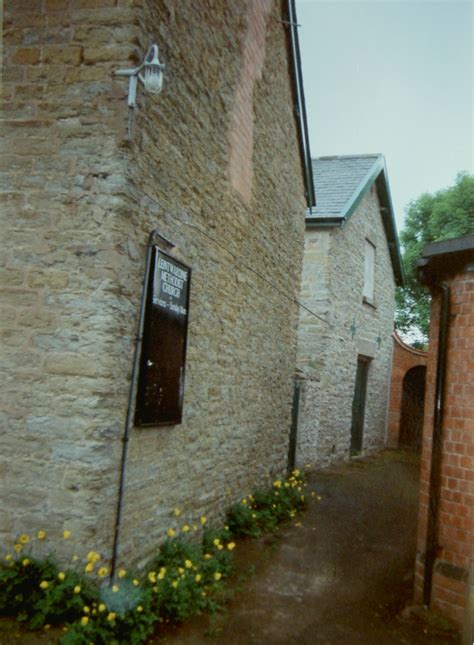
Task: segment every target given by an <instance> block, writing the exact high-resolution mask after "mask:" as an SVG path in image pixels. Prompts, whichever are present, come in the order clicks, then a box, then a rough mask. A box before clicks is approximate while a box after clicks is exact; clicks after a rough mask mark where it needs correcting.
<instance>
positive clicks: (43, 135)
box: [0, 0, 305, 561]
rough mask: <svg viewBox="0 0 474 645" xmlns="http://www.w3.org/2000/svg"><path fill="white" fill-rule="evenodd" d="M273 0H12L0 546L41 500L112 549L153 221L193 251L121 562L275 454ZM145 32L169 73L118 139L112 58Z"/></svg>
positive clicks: (287, 114)
mask: <svg viewBox="0 0 474 645" xmlns="http://www.w3.org/2000/svg"><path fill="white" fill-rule="evenodd" d="M252 16H253V17H256V18H255V19H256V21H257V26H255V25H254V23H253V18H252V20H251V17H252ZM280 18H281V6H280V3H277V2H268V1H267V0H262V2H252V3H247V4H246V3H242V2H239V1H237V0H235V1H233V0H230V1H229V2H218V3H214V4H213V6H212V7H211V6H208V5H207V4H206V3H191V2H187V1H185V0H182V1H180V2H175V1H174V0H173V1H171V0H169V1H168V0H163V2H160V3H157V2H151V1H149V2H143V3H136V2H134V1H128V0H110V1H104V2H96V1H92V0H90V1H88V0H81V1H79V0H64V1H62V0H55V1H53V0H49V1H48V0H44V1H38V2H35V1H33V0H19V1H15V2H13V0H11V2H9V3H7V7H6V10H5V27H6V36H5V40H4V54H5V56H4V61H5V68H4V80H5V88H6V97H5V98H6V103H5V105H6V110H7V117H8V121H7V125H6V129H5V132H6V134H7V136H6V143H5V145H6V152H5V155H4V156H3V158H2V162H3V173H4V175H3V177H4V178H5V181H6V182H7V185H8V186H9V189H8V191H7V192H6V194H5V208H4V209H3V210H2V216H3V217H4V220H3V229H2V230H3V231H4V233H5V240H6V242H7V243H6V244H5V245H4V247H3V249H2V262H3V264H4V267H5V269H6V272H5V276H6V284H3V285H2V287H1V292H0V295H1V298H2V312H3V314H2V315H3V320H2V335H3V338H4V339H5V340H6V341H7V342H6V345H5V347H6V349H5V353H4V359H3V360H4V362H3V365H2V367H3V368H4V370H5V374H6V376H5V380H4V388H3V392H2V395H3V398H2V408H1V414H2V424H3V425H4V427H5V428H6V429H7V431H6V434H5V438H4V443H3V448H2V454H1V459H2V460H3V464H2V468H3V471H2V473H4V474H5V477H4V479H2V486H3V488H2V492H1V495H2V508H1V509H0V527H1V528H0V539H1V542H2V544H8V543H9V541H10V539H11V537H12V536H14V535H15V534H17V533H18V532H23V531H26V532H29V531H33V530H34V529H35V528H38V527H41V524H42V523H43V522H44V521H45V518H46V517H47V518H48V526H49V527H50V533H51V534H56V535H57V534H59V532H60V531H61V530H62V529H63V528H64V527H66V526H67V527H68V528H69V529H71V530H72V531H73V535H74V539H76V540H77V541H78V543H80V544H82V545H92V544H93V545H94V548H97V550H99V551H100V552H102V553H104V554H110V549H111V545H112V538H113V527H114V520H115V508H116V502H117V488H118V481H119V468H120V455H121V437H122V433H123V428H124V421H125V415H126V409H127V400H128V394H129V387H130V373H131V365H132V359H133V351H134V339H135V336H136V325H137V318H138V311H139V302H140V295H141V285H142V280H143V271H144V263H145V250H146V243H147V239H148V234H149V232H150V231H151V230H152V229H158V230H159V232H160V233H162V234H163V235H165V236H166V237H167V238H168V239H171V240H172V241H174V243H175V244H176V247H175V249H174V251H173V253H174V254H175V256H176V257H177V258H179V259H181V260H184V261H185V262H186V263H187V264H189V265H191V267H192V269H193V280H192V289H191V304H190V320H189V334H188V353H187V366H186V369H187V371H186V387H185V395H184V411H183V412H184V416H183V423H182V424H181V425H178V426H173V427H166V428H163V427H161V428H148V429H143V428H142V429H137V428H134V429H133V431H132V436H131V441H130V448H129V461H128V464H127V475H126V495H125V506H124V524H123V533H122V542H121V547H122V549H121V558H122V559H123V560H124V561H131V560H134V561H138V560H140V559H142V558H144V557H146V556H147V555H149V554H150V553H151V552H153V549H154V548H155V546H156V544H157V543H158V542H159V541H160V540H161V539H162V538H163V537H164V535H165V531H166V528H167V527H168V526H169V524H170V522H172V521H175V520H173V519H172V509H173V508H174V507H176V506H179V507H180V508H181V509H183V516H184V517H185V518H186V521H187V522H188V523H192V522H193V520H195V519H196V518H198V517H199V516H200V515H201V514H206V515H207V516H208V517H209V521H210V522H212V521H216V522H217V521H218V520H219V521H220V520H221V519H222V516H223V512H224V509H225V508H226V507H227V506H228V505H230V503H232V501H233V500H235V499H237V498H238V497H239V496H241V495H243V494H247V493H248V492H249V491H250V490H251V489H252V488H254V487H256V486H257V485H259V484H262V483H263V482H264V481H267V478H268V477H269V476H272V475H274V474H275V475H276V474H277V473H278V474H280V475H281V474H282V473H283V472H284V469H285V466H286V457H287V448H288V434H289V427H290V419H291V400H292V378H293V372H294V364H295V352H296V336H295V331H296V322H297V309H296V305H295V304H294V297H295V296H296V294H297V292H298V287H299V279H300V271H301V261H302V240H303V230H304V206H305V204H304V188H303V178H302V172H301V164H300V157H299V147H298V138H297V128H296V123H295V119H294V113H293V97H292V91H291V78H290V75H289V71H288V70H289V67H288V47H287V33H286V27H285V26H283V25H282V24H281V22H280V21H279V20H280ZM250 23H252V24H250ZM249 30H250V31H251V34H250V36H249V33H250V32H249ZM152 42H157V43H158V45H159V47H160V57H161V58H162V60H163V61H164V62H165V63H166V71H165V81H164V87H163V91H162V93H161V94H160V95H158V96H151V95H147V94H146V93H145V92H144V91H143V88H142V87H140V88H139V90H138V101H137V102H138V106H137V109H136V111H135V117H134V124H133V134H132V138H131V140H129V139H128V135H127V116H128V115H127V107H126V94H127V85H128V83H127V80H126V79H123V78H113V77H112V75H111V71H112V70H113V69H116V68H120V67H128V66H130V65H133V64H135V63H137V62H138V61H139V60H140V59H141V56H142V55H143V53H144V52H146V50H147V48H148V46H149V45H150V44H151V43H152ZM252 42H253V45H252ZM249 43H250V44H249ZM244 57H249V59H250V62H249V63H248V64H245V65H244V64H243V61H244ZM246 60H247V59H246ZM252 60H254V63H252V62H251V61H252ZM255 61H256V62H255ZM255 70H257V71H255ZM242 84H244V85H245V86H246V87H247V88H248V89H249V91H250V93H251V98H250V99H249V102H250V103H249V104H250V106H251V108H252V109H244V110H242V111H240V112H239V115H238V116H236V112H235V106H236V104H238V100H237V99H238V96H239V92H240V89H239V88H240V87H241V85H242ZM246 105H247V104H246ZM247 108H248V105H247ZM239 126H242V131H245V132H247V133H249V135H248V136H249V141H250V143H249V142H248V143H247V144H246V146H245V147H244V148H243V149H242V151H241V153H239V149H237V151H236V148H235V141H234V138H233V136H232V132H234V131H235V129H236V128H238V127H239ZM231 151H234V152H233V155H234V156H232V155H231ZM231 157H232V159H235V161H234V163H235V164H236V166H238V165H239V164H241V165H243V164H249V163H251V165H252V168H251V174H250V177H248V178H247V179H246V180H245V182H246V183H245V190H243V189H241V188H242V187H241V186H240V184H239V183H238V182H237V183H236V182H235V181H234V180H233V179H232V177H233V174H232V169H231V167H230V164H231V162H230V159H231ZM282 178H284V180H282ZM37 482H40V483H41V487H39V486H36V484H37ZM26 490H27V491H28V494H25V491H26Z"/></svg>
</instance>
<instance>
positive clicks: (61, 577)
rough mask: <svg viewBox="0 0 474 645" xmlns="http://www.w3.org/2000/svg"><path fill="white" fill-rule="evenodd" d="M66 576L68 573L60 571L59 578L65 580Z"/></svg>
mask: <svg viewBox="0 0 474 645" xmlns="http://www.w3.org/2000/svg"><path fill="white" fill-rule="evenodd" d="M65 577H66V574H65V573H64V572H63V571H60V572H59V573H58V578H59V580H64V578H65Z"/></svg>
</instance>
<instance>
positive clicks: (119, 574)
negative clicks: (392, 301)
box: [118, 569, 127, 578]
mask: <svg viewBox="0 0 474 645" xmlns="http://www.w3.org/2000/svg"><path fill="white" fill-rule="evenodd" d="M126 575H127V572H126V570H125V569H119V572H118V577H119V578H124V577H125V576H126Z"/></svg>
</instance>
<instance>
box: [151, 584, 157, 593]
mask: <svg viewBox="0 0 474 645" xmlns="http://www.w3.org/2000/svg"><path fill="white" fill-rule="evenodd" d="M152 589H153V591H154V592H155V593H158V585H155V586H154V587H152Z"/></svg>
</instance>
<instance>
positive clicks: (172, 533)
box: [166, 528, 176, 538]
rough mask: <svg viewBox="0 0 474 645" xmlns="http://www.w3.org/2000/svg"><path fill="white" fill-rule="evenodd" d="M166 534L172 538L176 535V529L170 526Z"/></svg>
mask: <svg viewBox="0 0 474 645" xmlns="http://www.w3.org/2000/svg"><path fill="white" fill-rule="evenodd" d="M166 535H167V536H168V537H169V538H172V537H174V536H175V535H176V531H175V530H174V529H172V528H169V529H167V531H166Z"/></svg>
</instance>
